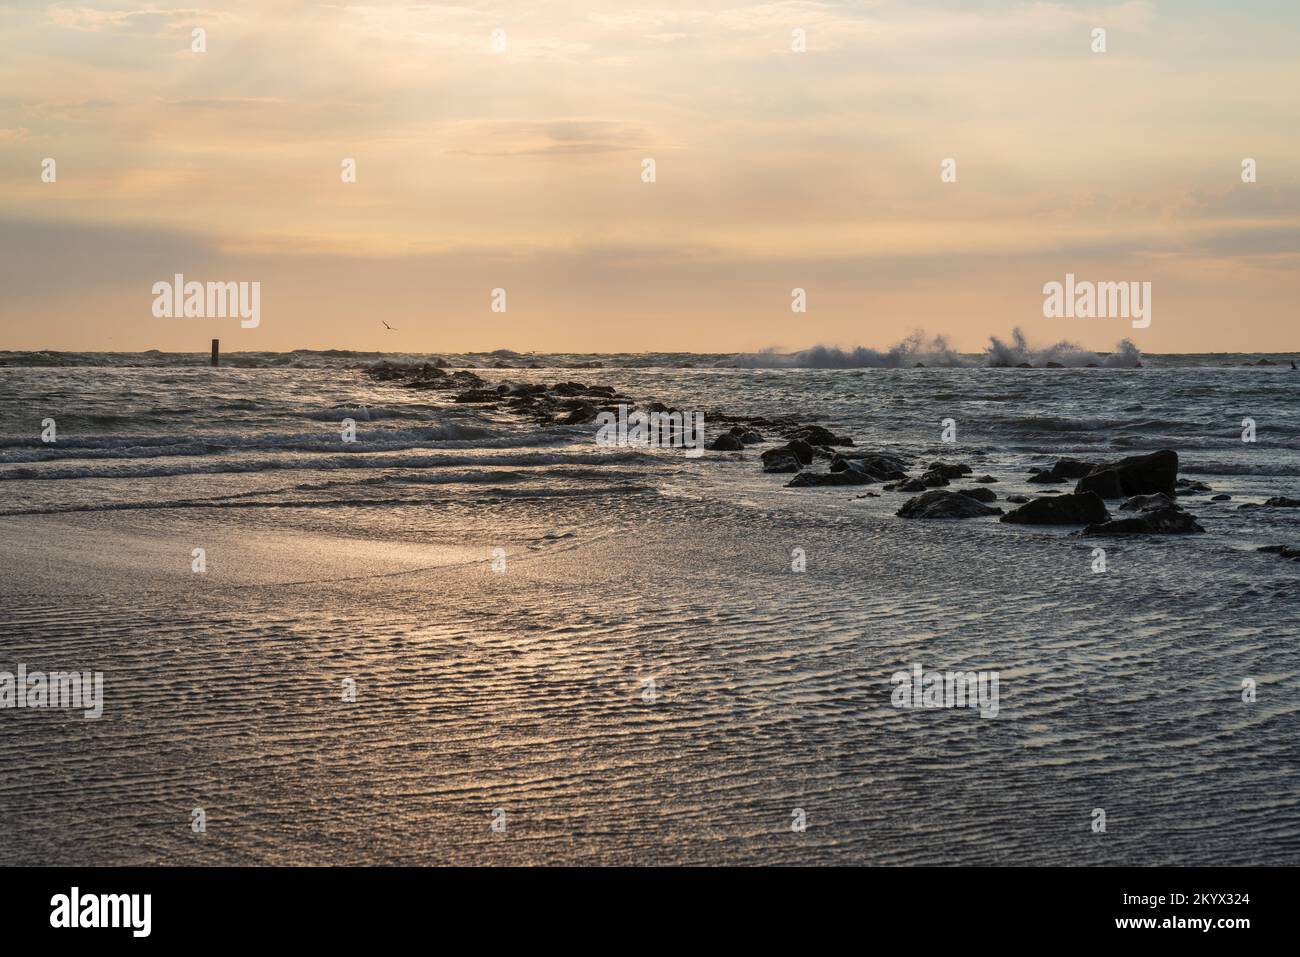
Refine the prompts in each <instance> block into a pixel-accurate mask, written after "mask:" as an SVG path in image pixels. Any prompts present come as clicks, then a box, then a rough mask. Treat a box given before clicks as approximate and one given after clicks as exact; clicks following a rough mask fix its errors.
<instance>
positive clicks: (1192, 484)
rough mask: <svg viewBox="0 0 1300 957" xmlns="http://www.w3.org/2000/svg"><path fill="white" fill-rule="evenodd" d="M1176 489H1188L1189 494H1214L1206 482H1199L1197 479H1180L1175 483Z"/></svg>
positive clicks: (1180, 493)
mask: <svg viewBox="0 0 1300 957" xmlns="http://www.w3.org/2000/svg"><path fill="white" fill-rule="evenodd" d="M1174 488H1175V489H1186V490H1187V492H1188V493H1189V494H1190V493H1191V492H1213V491H1214V489H1212V488H1210V487H1209V486H1208V485H1206V484H1205V483H1204V482H1198V481H1196V480H1195V479H1185V478H1180V479H1179V480H1178V481H1177V482H1175V483H1174ZM1178 494H1179V495H1182V494H1183V493H1182V492H1181V491H1179V492H1178Z"/></svg>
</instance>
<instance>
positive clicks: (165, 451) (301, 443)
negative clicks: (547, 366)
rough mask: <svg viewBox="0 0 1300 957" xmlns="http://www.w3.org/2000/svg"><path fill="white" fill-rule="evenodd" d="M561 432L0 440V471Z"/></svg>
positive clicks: (545, 440) (550, 438)
mask: <svg viewBox="0 0 1300 957" xmlns="http://www.w3.org/2000/svg"><path fill="white" fill-rule="evenodd" d="M573 434H574V433H573V431H572V430H570V429H566V428H554V429H546V430H543V431H540V432H522V433H517V434H505V435H503V434H501V433H500V432H497V431H494V430H492V429H485V428H483V427H481V426H474V425H439V426H432V427H429V428H424V429H386V430H383V431H378V432H370V433H369V434H367V433H364V432H363V433H359V434H358V436H357V441H356V442H354V443H349V444H347V445H346V446H345V445H344V444H343V442H342V440H341V439H340V438H339V436H338V435H335V434H330V435H328V436H322V435H319V434H317V433H306V432H298V433H283V432H265V433H260V434H253V435H236V434H221V435H203V434H199V435H188V436H183V435H149V436H142V435H126V436H108V437H105V438H61V439H60V440H59V441H58V442H57V443H50V444H37V443H33V442H32V441H31V440H29V439H13V438H7V439H4V440H0V449H3V451H0V465H3V464H12V463H18V462H55V461H59V460H61V459H142V458H165V457H170V456H192V455H226V454H230V453H238V452H249V451H251V452H339V451H343V452H345V453H346V454H350V455H355V454H361V453H368V452H397V451H403V450H406V449H420V448H429V449H439V448H448V449H467V448H482V449H499V448H526V447H529V446H537V445H554V444H559V443H566V442H569V441H571V440H572V438H573Z"/></svg>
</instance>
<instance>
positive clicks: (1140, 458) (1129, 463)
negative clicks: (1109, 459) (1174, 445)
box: [1074, 449, 1178, 498]
mask: <svg viewBox="0 0 1300 957" xmlns="http://www.w3.org/2000/svg"><path fill="white" fill-rule="evenodd" d="M1177 478H1178V453H1177V452H1171V451H1169V450H1168V449H1162V450H1161V451H1159V452H1152V453H1151V454H1150V455H1134V456H1130V457H1129V458H1126V459H1120V460H1119V461H1118V462H1115V463H1112V464H1110V465H1099V466H1097V467H1096V468H1095V469H1094V470H1093V471H1092V472H1090V473H1089V474H1088V475H1085V476H1083V478H1081V479H1079V484H1078V485H1076V486H1075V488H1074V490H1075V491H1076V492H1096V493H1097V494H1098V495H1100V496H1101V497H1102V498H1121V497H1123V496H1126V495H1152V494H1154V493H1156V492H1164V493H1165V494H1166V495H1169V496H1171V497H1172V496H1173V494H1174V483H1175V481H1176V480H1177Z"/></svg>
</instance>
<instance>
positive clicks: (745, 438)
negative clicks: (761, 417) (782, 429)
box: [731, 425, 763, 445]
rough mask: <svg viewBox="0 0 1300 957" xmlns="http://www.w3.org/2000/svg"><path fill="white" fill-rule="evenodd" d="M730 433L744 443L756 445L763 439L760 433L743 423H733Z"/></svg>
mask: <svg viewBox="0 0 1300 957" xmlns="http://www.w3.org/2000/svg"><path fill="white" fill-rule="evenodd" d="M731 434H732V435H734V436H735V437H736V438H738V439H740V441H741V442H743V443H744V444H745V445H757V444H758V443H759V442H762V441H763V437H762V436H761V435H759V434H758V433H757V432H755V431H754V430H753V429H751V428H747V427H745V426H743V425H733V426H732V427H731Z"/></svg>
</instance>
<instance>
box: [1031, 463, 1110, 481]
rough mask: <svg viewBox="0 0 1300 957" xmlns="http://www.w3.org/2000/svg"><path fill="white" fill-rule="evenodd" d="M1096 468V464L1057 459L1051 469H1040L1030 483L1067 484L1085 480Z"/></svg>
mask: <svg viewBox="0 0 1300 957" xmlns="http://www.w3.org/2000/svg"><path fill="white" fill-rule="evenodd" d="M1096 467H1097V466H1096V463H1093V462H1082V461H1080V460H1079V459H1057V460H1056V462H1055V463H1054V464H1053V465H1052V466H1051V467H1050V468H1045V469H1038V470H1037V471H1036V472H1035V473H1034V474H1033V475H1032V476H1030V478H1029V481H1031V482H1039V483H1047V482H1065V481H1068V480H1069V479H1078V478H1083V476H1085V475H1087V474H1088V473H1089V472H1091V471H1092V470H1093V469H1095V468H1096Z"/></svg>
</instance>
